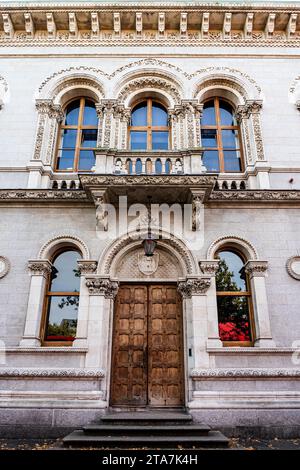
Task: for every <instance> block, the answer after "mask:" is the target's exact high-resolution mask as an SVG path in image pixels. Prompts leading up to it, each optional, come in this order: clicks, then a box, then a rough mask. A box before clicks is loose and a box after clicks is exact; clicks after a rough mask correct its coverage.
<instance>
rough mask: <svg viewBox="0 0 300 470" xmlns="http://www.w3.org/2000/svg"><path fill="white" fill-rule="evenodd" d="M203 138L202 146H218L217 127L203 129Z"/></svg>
mask: <svg viewBox="0 0 300 470" xmlns="http://www.w3.org/2000/svg"><path fill="white" fill-rule="evenodd" d="M201 139H202V147H204V148H209V147H218V144H217V130H216V129H202V130H201Z"/></svg>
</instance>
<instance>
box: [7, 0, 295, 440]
mask: <svg viewBox="0 0 300 470" xmlns="http://www.w3.org/2000/svg"><path fill="white" fill-rule="evenodd" d="M299 46H300V3H299V2H289V4H286V3H285V2H281V3H280V2H276V1H273V2H257V1H254V0H253V1H252V2H245V3H244V2H227V1H224V2H220V3H219V2H218V3H217V2H213V1H212V2H207V1H206V2H201V1H199V2H189V1H182V2H180V1H171V0H170V1H167V2H162V3H160V2H159V1H157V2H143V1H140V2H138V1H136V2H135V1H132V2H116V1H109V0H108V1H107V2H106V3H105V5H104V4H103V2H100V1H98V2H97V1H88V2H82V3H80V2H76V1H73V2H68V1H65V2H47V1H45V2H43V1H40V2H0V49H1V61H0V141H1V158H0V206H1V207H0V211H1V219H0V220H1V231H0V325H1V328H0V334H1V351H0V363H1V364H0V365H1V367H0V382H1V387H0V416H1V425H0V429H1V432H2V433H7V432H8V430H9V432H11V433H14V432H16V431H17V432H19V433H20V432H25V431H26V430H28V429H29V430H30V432H31V435H32V433H34V432H41V433H42V434H43V435H44V434H45V432H46V431H47V432H48V433H50V432H53V433H58V432H59V431H58V429H60V430H61V432H63V431H64V430H65V428H69V427H75V426H80V425H82V424H84V423H87V422H89V421H92V420H95V419H97V418H99V416H101V414H103V413H105V412H106V411H107V409H108V408H109V407H111V406H114V407H115V408H116V409H120V408H121V409H124V407H125V408H126V409H130V410H132V409H139V408H140V407H145V406H147V407H148V406H150V407H151V406H154V407H155V406H158V407H163V408H165V407H174V406H175V407H176V406H181V407H186V408H187V409H188V410H189V411H190V412H191V413H192V414H193V416H194V417H195V419H197V420H199V421H205V422H206V423H208V424H211V425H212V426H215V427H219V428H224V429H227V430H228V429H231V430H233V429H237V428H238V427H253V428H254V427H255V428H268V429H273V430H274V429H276V430H277V432H278V429H281V430H282V432H284V433H285V434H287V433H289V435H296V434H297V433H299V425H300V413H299V406H300V388H299V377H300V370H299V357H298V349H299V347H300V321H299V313H300V310H299V309H300V307H299V304H300V267H299V266H300V208H299V206H300V150H299V149H300V116H299V109H300V105H299V103H300V65H299V59H300V55H299ZM76 113H77V114H76ZM134 113H136V114H134ZM151 113H152V114H151ZM74 116H75V117H74ZM149 116H150V117H149ZM143 119H145V120H144V121H143ZM228 119H229V121H230V122H229V121H228ZM72 136H73V137H74V138H73V137H72ZM64 139H65V140H64ZM68 139H70V140H68ZM72 139H73V140H72ZM226 139H229V141H230V142H229V141H227V140H226ZM228 142H229V143H228ZM149 197H151V201H150V199H149ZM150 202H151V203H152V206H151V215H150V219H151V220H150V222H149V204H150ZM137 204H139V205H140V206H139V208H137V207H136V206H134V205H137ZM161 204H164V205H165V207H170V205H173V209H172V210H171V212H172V211H173V212H174V213H173V212H172V214H173V215H172V214H171V217H170V219H171V223H170V224H169V228H167V229H166V228H165V226H162V223H161V217H160V215H159V213H158V216H157V217H155V216H154V215H153V213H152V209H153V210H154V209H155V207H156V208H157V205H161ZM153 206H155V207H154V208H153ZM176 210H177V212H176ZM128 211H129V212H128ZM107 214H108V216H107ZM174 214H175V215H174ZM178 214H179V215H178ZM186 214H187V215H186ZM138 215H139V216H138ZM134 216H136V218H135V223H134V224H133V220H132V219H134ZM137 216H138V217H137ZM176 217H177V218H176ZM175 219H176V220H175ZM114 220H116V225H115V226H114V224H113V221H114ZM184 220H186V221H187V225H188V228H187V229H186V230H181V228H182V227H183V225H184V224H183V221H184ZM128 222H129V223H128ZM148 223H150V227H151V236H152V238H153V237H154V236H155V237H156V242H157V244H156V247H155V251H154V255H153V256H152V257H148V256H146V255H145V254H144V248H143V246H142V240H144V239H147V238H148V239H149V233H148V231H149V227H148ZM130 224H131V225H130ZM176 224H177V225H176ZM133 229H135V230H133ZM133 232H134V234H133ZM137 235H138V236H137ZM66 253H67V254H66ZM68 253H71V255H70V256H73V255H72V253H73V254H74V253H76V258H77V259H76V262H75V265H74V266H73V268H72V266H71V264H70V263H71V261H70V259H71V258H70V259H69V258H68V260H67V259H65V260H64V259H63V258H61V257H62V256H69V254H68ZM59 260H61V261H59ZM230 260H231V261H232V264H230V263H231V261H230ZM59 263H61V264H59ZM222 263H223V264H222ZM226 263H227V264H226ZM239 263H242V265H241V267H240V269H238V268H237V266H238V265H239ZM70 266H71V267H70ZM222 266H223V268H222ZM67 268H68V269H69V275H68V276H67V274H68V272H67V271H66V273H67V274H66V275H65V278H60V277H59V275H60V274H61V275H63V274H62V273H63V271H64V270H67ZM71 268H72V269H71ZM222 269H223V271H222ZM235 269H237V271H236V272H233V271H234V270H235ZM237 273H238V274H237ZM71 278H72V282H73V284H72V283H71V281H70V279H71ZM55 283H56V284H57V285H58V284H59V286H60V288H58V287H57V288H56V287H55V285H56V284H55ZM74 283H75V284H76V286H77V287H76V286H75V284H74ZM71 284H72V285H71ZM225 284H226V287H225V288H224V285H225ZM70 286H71V287H70ZM74 286H75V287H74ZM222 286H223V287H222ZM55 302H56V304H55V305H56V306H54V307H53V305H54V303H55ZM53 309H54V310H53ZM64 309H65V310H64ZM64 312H67V317H65V316H64ZM52 315H53V318H52ZM68 315H69V317H68Z"/></svg>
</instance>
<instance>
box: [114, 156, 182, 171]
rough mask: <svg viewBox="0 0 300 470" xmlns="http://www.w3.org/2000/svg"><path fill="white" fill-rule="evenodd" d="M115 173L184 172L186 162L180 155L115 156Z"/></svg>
mask: <svg viewBox="0 0 300 470" xmlns="http://www.w3.org/2000/svg"><path fill="white" fill-rule="evenodd" d="M113 173H114V174H117V175H118V174H127V175H145V174H149V175H153V174H155V175H161V174H162V175H167V174H177V175H178V174H183V173H184V162H183V158H179V157H156V156H153V157H149V156H147V157H135V156H131V157H119V156H118V157H115V158H114V169H113Z"/></svg>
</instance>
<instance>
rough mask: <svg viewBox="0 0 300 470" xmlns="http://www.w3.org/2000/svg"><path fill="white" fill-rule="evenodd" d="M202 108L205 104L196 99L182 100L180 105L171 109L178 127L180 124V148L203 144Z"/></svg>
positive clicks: (190, 147) (191, 147)
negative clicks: (201, 127)
mask: <svg viewBox="0 0 300 470" xmlns="http://www.w3.org/2000/svg"><path fill="white" fill-rule="evenodd" d="M202 110H203V105H202V104H199V103H198V101H197V100H194V99H191V100H181V103H180V104H179V105H176V106H175V107H174V109H173V110H170V112H169V113H170V115H171V116H172V119H173V121H174V124H175V123H176V124H177V128H178V126H179V142H178V147H179V148H181V149H184V148H189V149H193V148H195V147H196V148H197V147H200V146H201V135H200V118H201V114H202ZM173 148H175V147H173Z"/></svg>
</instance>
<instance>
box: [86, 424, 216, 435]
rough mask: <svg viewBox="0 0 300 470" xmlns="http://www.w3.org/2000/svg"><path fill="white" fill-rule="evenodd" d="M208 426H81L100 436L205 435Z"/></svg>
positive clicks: (88, 432) (208, 429)
mask: <svg viewBox="0 0 300 470" xmlns="http://www.w3.org/2000/svg"><path fill="white" fill-rule="evenodd" d="M210 429H211V428H210V426H207V425H203V424H177V425H173V424H168V423H167V424H165V423H164V424H159V423H154V424H153V425H141V424H140V425H132V424H126V425H123V424H122V425H116V424H88V425H86V426H84V427H83V431H84V432H85V433H87V434H98V435H101V436H104V435H108V436H112V435H126V436H132V435H143V436H144V435H147V436H152V435H157V434H160V435H167V436H170V435H175V436H176V435H182V434H184V435H186V436H187V435H189V436H190V435H197V436H200V435H202V436H203V435H206V434H207V433H208V432H209V431H210Z"/></svg>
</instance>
